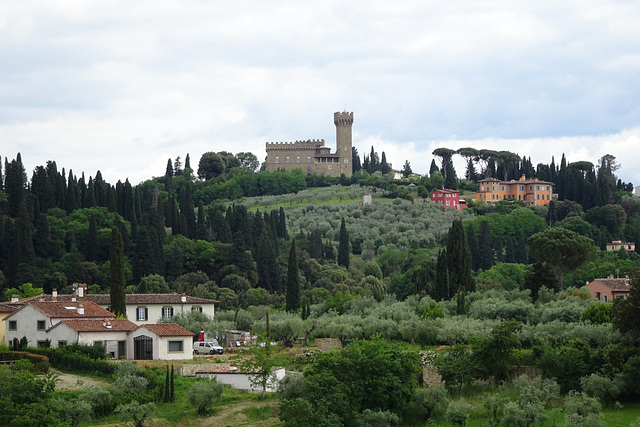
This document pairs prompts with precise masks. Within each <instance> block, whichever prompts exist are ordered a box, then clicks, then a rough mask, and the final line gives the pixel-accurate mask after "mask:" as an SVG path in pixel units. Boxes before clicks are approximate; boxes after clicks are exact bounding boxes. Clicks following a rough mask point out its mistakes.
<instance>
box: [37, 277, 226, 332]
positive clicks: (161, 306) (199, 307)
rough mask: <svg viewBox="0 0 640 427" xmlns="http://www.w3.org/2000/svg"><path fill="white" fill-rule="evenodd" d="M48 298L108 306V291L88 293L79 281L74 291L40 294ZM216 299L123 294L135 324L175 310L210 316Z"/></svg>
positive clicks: (156, 319)
mask: <svg viewBox="0 0 640 427" xmlns="http://www.w3.org/2000/svg"><path fill="white" fill-rule="evenodd" d="M42 297H44V298H46V299H47V300H48V301H71V300H74V299H75V300H77V301H93V302H95V303H96V304H98V305H99V306H100V307H102V308H105V309H107V310H110V309H111V296H110V295H109V294H89V293H87V285H85V284H83V283H81V284H79V285H78V287H77V288H76V293H75V294H58V293H57V292H56V291H55V290H54V291H53V293H52V294H51V295H43V296H42ZM216 302H217V301H215V300H211V299H207V298H198V297H192V296H188V295H185V294H182V295H180V294H177V293H170V294H126V295H125V304H126V307H127V319H129V320H131V321H132V322H133V323H135V324H136V325H148V324H151V323H157V322H159V321H161V320H162V319H168V318H171V317H173V316H174V315H175V314H178V313H189V312H191V311H199V312H201V313H204V314H206V315H207V316H209V317H211V318H213V316H214V314H215V307H214V304H215V303H216Z"/></svg>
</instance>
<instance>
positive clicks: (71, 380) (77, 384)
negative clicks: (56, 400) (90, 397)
mask: <svg viewBox="0 0 640 427" xmlns="http://www.w3.org/2000/svg"><path fill="white" fill-rule="evenodd" d="M49 370H50V371H51V372H55V373H56V374H58V375H59V377H58V381H57V382H56V390H59V391H70V390H83V389H84V388H91V387H101V388H102V387H109V385H110V384H109V383H108V382H107V381H102V380H96V379H93V378H89V377H83V376H81V375H74V374H67V373H64V372H60V371H57V370H55V369H49Z"/></svg>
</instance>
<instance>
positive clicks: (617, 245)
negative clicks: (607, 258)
mask: <svg viewBox="0 0 640 427" xmlns="http://www.w3.org/2000/svg"><path fill="white" fill-rule="evenodd" d="M620 249H626V251H627V252H628V253H633V252H635V251H636V244H635V243H623V242H622V240H614V241H613V242H611V243H607V251H614V252H615V251H619V250H620Z"/></svg>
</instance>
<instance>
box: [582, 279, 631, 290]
mask: <svg viewBox="0 0 640 427" xmlns="http://www.w3.org/2000/svg"><path fill="white" fill-rule="evenodd" d="M593 282H598V283H600V284H602V285H604V286H606V287H607V288H609V289H611V290H612V291H614V292H629V289H630V288H631V285H630V284H629V281H628V280H627V279H595V280H594V281H593ZM593 282H591V283H593Z"/></svg>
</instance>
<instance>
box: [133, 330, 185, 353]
mask: <svg viewBox="0 0 640 427" xmlns="http://www.w3.org/2000/svg"><path fill="white" fill-rule="evenodd" d="M142 335H146V336H148V337H151V338H152V339H153V359H154V360H193V337H190V336H188V337H159V336H158V335H156V334H155V333H153V332H151V331H149V330H148V329H146V328H138V329H136V330H135V331H133V332H131V333H130V334H129V335H128V336H127V350H126V351H127V359H133V357H134V356H135V352H134V344H133V339H134V338H136V337H139V336H142ZM169 341H182V351H181V352H173V351H172V352H170V351H169Z"/></svg>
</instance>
